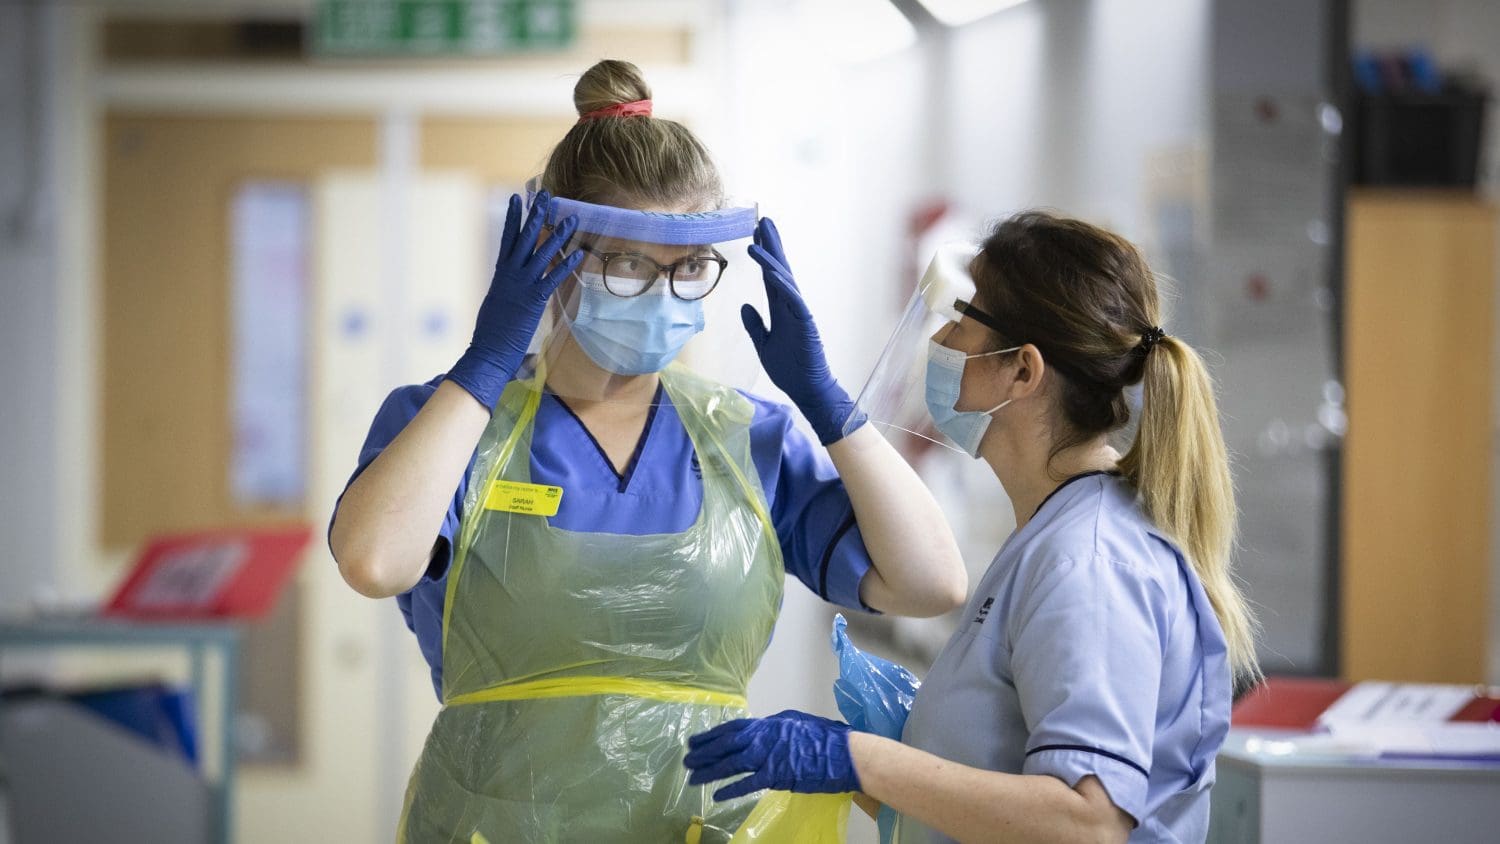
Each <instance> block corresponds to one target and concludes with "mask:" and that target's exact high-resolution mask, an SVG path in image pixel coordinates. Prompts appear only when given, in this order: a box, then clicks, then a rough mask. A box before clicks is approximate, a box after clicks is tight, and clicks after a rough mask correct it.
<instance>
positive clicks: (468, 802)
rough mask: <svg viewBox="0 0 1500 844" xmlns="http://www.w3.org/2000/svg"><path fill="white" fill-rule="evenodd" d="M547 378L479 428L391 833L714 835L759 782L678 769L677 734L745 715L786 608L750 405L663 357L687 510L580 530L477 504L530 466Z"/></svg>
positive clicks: (473, 837)
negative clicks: (646, 521)
mask: <svg viewBox="0 0 1500 844" xmlns="http://www.w3.org/2000/svg"><path fill="white" fill-rule="evenodd" d="M542 378H543V376H541V375H538V377H537V378H535V379H532V380H529V381H517V382H513V383H511V384H510V385H509V386H508V387H507V388H506V390H505V393H504V395H503V396H502V397H501V400H500V402H499V406H498V407H497V408H496V410H495V413H494V417H493V419H492V421H491V422H490V425H489V428H488V429H487V430H486V431H485V433H484V436H483V437H482V439H481V440H480V445H479V451H478V457H477V460H476V462H475V466H474V469H473V473H472V475H471V476H470V482H469V486H468V493H467V498H466V500H465V502H464V519H463V522H462V524H461V526H460V529H459V530H460V533H459V541H458V547H457V549H456V553H455V555H454V560H453V564H452V568H451V570H450V571H449V573H448V592H447V601H446V605H445V608H444V618H443V700H444V707H443V709H442V711H441V712H440V713H439V714H438V717H437V720H436V722H435V723H434V724H433V727H432V731H431V733H430V734H429V735H428V737H427V743H426V745H425V747H424V748H423V751H422V755H421V757H420V759H419V760H418V762H417V765H416V768H415V770H414V771H413V772H412V776H411V781H410V783H409V785H408V787H407V793H406V805H405V808H404V810H403V813H402V827H401V840H404V841H408V842H412V844H426V842H446V841H458V842H465V844H469V842H480V841H489V842H502V841H506V842H508V841H524V842H557V841H649V842H680V841H687V842H694V841H701V842H705V843H706V842H724V841H728V840H730V836H731V834H732V833H733V832H734V831H735V830H736V829H737V828H738V827H739V826H740V825H741V823H742V822H743V821H744V819H745V818H746V816H747V815H748V814H749V813H750V811H751V809H752V807H753V806H754V805H755V803H756V799H755V797H754V796H751V797H746V798H742V799H740V800H735V801H730V802H725V803H718V802H715V801H714V799H713V796H712V787H708V786H689V785H688V784H687V777H688V771H687V770H686V769H685V768H684V767H683V765H682V757H683V755H684V753H685V748H686V743H687V738H688V736H691V735H693V734H694V733H697V732H700V731H702V730H705V729H708V728H709V727H712V726H714V725H716V724H719V723H721V722H723V721H726V720H729V719H732V718H741V717H747V716H748V715H749V712H748V710H747V709H746V705H745V698H744V695H745V688H746V685H747V684H748V683H749V680H750V676H751V674H752V673H753V672H754V670H755V667H756V665H757V663H758V662H759V661H760V658H761V655H762V654H763V653H764V651H765V649H766V645H767V644H768V642H769V639H770V635H771V630H772V627H773V626H774V625H775V621H776V616H777V614H778V612H779V609H780V606H781V596H782V581H783V577H784V574H783V567H782V557H781V549H780V545H779V543H778V541H777V539H776V534H775V531H774V529H773V527H772V525H771V522H770V515H769V513H768V511H767V504H766V497H765V494H764V492H763V491H762V490H761V488H760V480H759V475H758V474H757V473H756V471H755V465H754V464H753V463H752V462H751V457H750V421H751V418H752V414H753V406H752V405H751V404H750V402H749V401H748V400H746V399H745V398H744V397H743V396H741V395H740V394H739V393H737V392H735V391H734V390H731V389H729V388H727V387H724V386H721V385H718V384H714V383H712V382H709V381H706V380H704V379H702V378H700V377H698V376H696V375H693V374H691V373H690V372H688V371H687V370H686V369H684V368H681V367H678V366H673V367H670V368H668V369H667V370H666V371H665V372H663V373H662V376H661V378H662V383H663V386H664V388H665V390H666V393H667V395H668V396H669V397H670V398H671V401H672V404H673V406H674V408H675V409H676V411H677V415H678V417H679V418H680V419H681V421H682V425H683V427H684V428H685V429H686V430H687V433H688V436H689V437H690V438H691V440H692V443H693V447H694V449H695V450H696V452H697V454H698V458H699V463H700V465H701V466H702V470H703V506H702V509H701V510H700V512H699V514H698V518H697V520H696V521H695V522H694V523H693V524H692V526H691V527H689V528H688V529H687V530H686V531H684V532H682V533H673V534H653V535H647V536H622V535H613V534H598V533H575V532H572V531H565V530H560V529H558V528H555V527H553V526H551V525H550V524H548V522H547V519H546V517H544V516H540V515H525V514H521V513H516V512H507V511H505V510H503V509H489V508H488V507H487V506H486V496H487V492H488V490H489V489H490V488H491V486H492V485H493V484H494V483H495V482H496V481H501V482H513V483H520V484H529V483H531V473H530V469H531V460H530V455H531V431H532V425H533V422H534V419H535V416H536V410H537V406H538V404H539V402H540V400H541V392H540V390H539V386H540V384H541V383H542ZM566 494H567V491H566V490H564V491H563V495H564V496H565V495H566ZM491 503H493V502H491ZM783 798H785V795H782V798H778V799H783ZM769 808H770V805H769V804H768V805H767V806H766V807H763V811H762V813H761V814H764V813H765V810H766V809H769ZM845 810H846V811H847V807H846V809H845ZM744 839H745V836H744V833H742V834H741V840H744ZM752 840H766V839H764V838H762V837H760V836H755V837H754V838H753V839H752Z"/></svg>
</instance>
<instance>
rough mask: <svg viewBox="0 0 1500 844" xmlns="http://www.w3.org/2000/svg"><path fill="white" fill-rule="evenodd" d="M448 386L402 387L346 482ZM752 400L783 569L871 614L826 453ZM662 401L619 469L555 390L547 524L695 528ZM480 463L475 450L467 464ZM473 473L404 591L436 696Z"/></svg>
mask: <svg viewBox="0 0 1500 844" xmlns="http://www.w3.org/2000/svg"><path fill="white" fill-rule="evenodd" d="M441 381H442V377H441V376H440V377H438V378H434V379H432V380H431V381H429V382H427V383H426V384H413V385H410V386H405V387H399V388H397V389H396V390H395V391H393V392H392V393H391V394H390V396H389V397H387V398H386V400H385V404H383V405H382V406H381V408H380V411H379V412H378V413H377V414H376V415H375V421H374V422H373V423H372V424H371V425H370V433H369V435H368V436H367V437H366V438H365V444H364V447H363V448H362V449H361V450H360V453H359V467H358V468H357V469H356V470H355V472H354V475H353V476H352V477H350V479H349V482H350V483H353V482H354V479H355V478H357V477H359V473H360V472H362V471H364V468H365V467H366V466H368V465H370V463H371V462H372V461H374V459H375V458H376V457H378V456H379V455H380V452H381V451H382V450H383V449H384V448H385V447H386V446H387V445H388V444H389V443H390V442H391V441H392V440H394V439H395V438H396V435H397V434H399V433H401V431H402V430H403V429H404V428H405V427H406V424H407V423H408V422H410V421H411V420H412V418H413V417H415V416H416V415H417V412H418V411H419V410H421V409H422V405H423V404H425V403H426V402H427V399H428V397H430V396H431V395H432V394H433V392H434V391H436V390H437V386H438V383H439V382H441ZM746 397H747V398H748V399H750V401H751V402H752V404H753V405H754V408H755V416H754V418H753V419H752V421H751V423H750V456H751V459H752V460H753V461H754V462H755V468H756V470H757V471H758V473H759V475H760V484H761V488H762V489H763V490H764V491H765V494H766V498H767V499H768V503H769V504H770V505H771V521H772V523H773V524H774V525H775V528H776V534H777V536H778V537H779V538H780V540H781V551H782V556H783V557H784V558H785V560H786V570H787V572H789V573H790V574H792V575H794V576H796V578H797V579H798V580H801V581H802V582H803V583H804V584H806V585H807V587H808V588H809V589H811V590H813V591H814V592H816V593H817V594H818V595H819V597H821V598H823V599H824V600H826V601H831V602H833V603H835V604H839V605H840V606H843V607H847V608H849V609H855V610H862V609H867V608H866V607H864V606H863V604H862V603H861V602H860V600H859V583H860V580H861V579H862V578H863V577H864V575H865V572H866V571H869V569H870V555H869V552H868V551H866V550H865V544H864V540H863V538H861V536H860V533H859V526H858V525H856V524H855V523H854V511H853V509H852V508H851V505H850V503H849V495H848V493H847V492H846V491H845V490H844V484H843V482H842V481H840V480H839V477H838V474H837V473H836V472H835V471H834V468H833V464H832V463H831V462H830V461H829V459H828V455H827V453H826V452H824V451H823V450H822V449H820V448H818V447H817V446H815V445H814V444H813V443H812V442H811V441H810V440H809V439H808V438H807V437H806V436H804V435H803V434H802V432H801V431H799V430H797V429H796V428H795V427H793V425H792V416H791V410H790V408H787V407H786V406H784V405H780V404H775V403H773V402H769V401H766V400H764V399H761V398H757V397H755V396H750V395H747V396H746ZM657 399H658V403H657V405H656V407H655V408H654V409H653V410H652V412H651V415H650V417H649V418H648V419H647V420H646V427H645V430H644V432H643V433H642V434H641V439H640V442H639V443H638V444H637V445H636V449H635V453H634V455H633V456H632V457H631V459H630V462H629V464H628V465H627V466H626V469H625V472H624V473H623V474H621V473H618V472H616V471H615V469H614V466H613V465H612V464H611V463H610V462H609V458H608V457H606V456H605V454H604V450H603V449H602V448H600V447H599V445H598V443H596V442H595V441H594V438H593V436H592V435H591V434H589V432H588V429H587V428H585V427H584V426H583V423H582V422H581V421H580V420H579V419H578V417H577V416H575V415H574V414H573V412H572V411H571V410H569V409H568V406H567V405H566V404H565V403H564V402H563V401H561V400H559V399H558V398H557V397H556V396H554V395H552V394H551V393H546V394H544V395H543V399H542V402H541V405H540V406H539V407H538V408H537V415H536V424H535V427H534V429H533V431H532V441H531V479H532V481H533V482H535V483H539V484H549V485H554V486H560V487H562V488H563V490H564V493H563V497H562V504H561V507H560V508H559V509H558V511H557V515H556V516H553V517H552V519H551V523H552V524H553V525H554V526H555V527H558V528H561V529H563V530H569V531H578V532H585V531H586V532H592V533H616V534H625V535H631V536H641V535H646V534H654V533H679V532H681V531H684V530H687V529H688V527H690V526H691V525H692V523H693V521H694V520H695V519H696V518H697V516H698V512H699V510H700V509H701V505H702V503H703V476H702V470H701V469H700V468H699V466H698V456H697V455H696V454H695V453H694V451H693V444H692V441H691V440H690V439H689V438H688V434H687V429H685V428H683V427H682V422H681V421H679V419H678V418H677V411H676V410H675V409H674V408H673V407H672V403H671V400H670V399H669V398H668V397H667V395H666V392H665V391H664V390H661V388H660V387H658V394H657ZM473 467H474V460H473V458H472V457H471V458H470V460H469V469H470V470H472V469H473ZM468 476H469V472H468V471H466V472H465V473H464V480H463V482H462V483H460V484H459V487H458V489H457V490H456V491H455V492H454V493H453V499H452V501H451V502H450V503H449V506H448V514H447V516H446V517H445V518H444V519H443V524H442V527H441V528H440V529H439V531H438V537H437V550H436V553H435V554H434V556H433V560H432V563H431V564H430V566H429V567H428V570H427V572H426V574H424V575H423V577H422V579H421V581H419V582H418V583H417V585H416V586H414V587H412V588H411V589H410V590H409V591H407V592H405V593H403V594H401V595H398V596H397V597H396V603H397V605H398V606H399V607H400V608H401V614H402V615H403V616H404V617H405V618H406V626H407V627H408V628H410V629H411V630H412V632H413V633H415V634H416V636H417V644H418V646H419V647H420V648H421V649H422V656H423V657H424V658H425V659H426V660H427V664H428V665H429V666H431V668H432V684H433V688H434V689H435V690H436V691H437V692H438V696H439V697H440V698H441V697H442V688H443V686H442V671H443V646H442V636H443V602H444V599H445V595H446V588H447V574H448V564H449V562H450V561H451V560H452V556H453V548H454V543H455V541H456V537H457V536H458V525H459V521H460V519H461V518H462V516H463V501H464V493H465V491H466V490H467V488H468V482H469V481H468ZM345 488H346V489H347V485H346V487H345ZM335 512H337V511H335Z"/></svg>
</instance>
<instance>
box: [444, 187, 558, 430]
mask: <svg viewBox="0 0 1500 844" xmlns="http://www.w3.org/2000/svg"><path fill="white" fill-rule="evenodd" d="M551 200H552V197H551V196H550V195H548V194H547V192H546V191H542V192H540V193H538V194H537V195H536V198H535V199H533V200H532V203H531V216H530V218H529V219H527V221H526V225H525V226H524V227H523V226H522V225H521V197H520V196H517V195H512V196H511V198H510V207H509V208H508V209H507V210H506V213H505V231H504V233H503V235H502V236H501V239H500V254H499V256H498V257H497V258H496V260H495V275H494V277H493V278H492V279H491V280H490V290H489V293H487V294H486V295H485V297H484V301H483V302H482V303H481V304H480V305H479V317H478V319H477V320H476V321H475V324H474V338H473V340H471V341H470V343H469V348H468V350H467V351H465V352H464V353H463V356H462V357H460V358H459V359H458V363H456V364H454V365H453V368H452V369H451V370H449V371H448V377H447V380H449V381H452V382H453V383H455V384H457V385H458V386H460V387H463V388H464V390H465V391H467V392H468V393H469V395H471V396H473V397H474V399H475V400H476V401H478V402H479V403H480V404H482V405H484V407H485V409H486V410H492V409H493V408H494V407H495V402H496V401H498V400H499V399H500V393H501V392H502V391H503V390H504V389H505V385H506V384H507V383H509V382H510V379H511V378H512V377H514V376H515V374H516V370H518V369H520V368H521V362H522V361H523V360H524V359H525V357H526V349H527V347H528V346H530V345H531V336H532V335H533V334H535V333H536V327H537V324H538V323H540V322H541V319H542V313H543V312H544V311H545V310H546V307H547V300H548V299H549V298H551V296H552V291H554V290H556V289H557V286H558V285H559V284H561V283H562V280H563V279H565V278H567V277H568V276H569V275H571V274H572V273H573V271H574V270H576V269H578V265H579V263H581V262H582V261H583V257H584V254H585V253H584V252H583V250H575V251H574V252H573V254H571V255H568V256H567V257H565V258H563V260H562V261H560V262H559V263H558V264H557V266H556V267H552V268H551V270H550V271H549V270H548V268H549V267H551V265H552V262H553V260H554V259H556V258H557V255H558V253H559V252H560V251H562V248H563V246H564V245H566V244H567V242H568V241H569V240H570V239H571V238H572V236H573V232H574V230H575V229H576V228H577V227H578V220H577V219H576V218H574V217H569V218H567V219H566V220H563V221H562V222H561V223H558V224H557V226H556V228H555V229H554V230H553V232H552V236H551V237H549V238H548V239H547V240H546V241H545V242H544V243H542V244H541V245H540V246H538V245H537V239H538V238H539V237H540V236H541V232H542V225H543V221H544V220H545V219H546V217H547V210H548V204H549V203H550V202H551Z"/></svg>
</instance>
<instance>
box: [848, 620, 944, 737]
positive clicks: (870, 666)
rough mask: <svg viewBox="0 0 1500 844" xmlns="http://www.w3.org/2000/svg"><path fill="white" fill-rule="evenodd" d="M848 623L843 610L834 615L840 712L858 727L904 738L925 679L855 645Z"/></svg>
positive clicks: (851, 724)
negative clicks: (851, 639)
mask: <svg viewBox="0 0 1500 844" xmlns="http://www.w3.org/2000/svg"><path fill="white" fill-rule="evenodd" d="M848 626H849V622H847V621H845V620H844V614H843V613H839V614H838V615H835V616H834V617H833V652H834V654H835V655H837V656H838V658H839V678H838V679H837V680H834V681H833V697H834V700H835V701H837V703H838V706H839V712H840V714H842V715H843V716H844V720H846V721H848V722H849V726H851V727H853V728H854V729H856V730H859V731H861V732H865V733H874V734H875V735H877V736H883V737H885V738H888V739H892V740H894V741H900V740H901V730H902V729H903V728H905V726H906V716H907V715H910V714H911V705H912V702H913V701H914V700H916V697H917V689H918V688H919V687H921V685H922V681H920V680H918V679H917V677H916V675H914V674H912V673H911V672H910V671H908V670H906V668H905V667H903V666H900V665H897V664H896V663H894V662H891V661H890V660H888V659H883V658H881V657H878V656H875V655H874V654H868V653H865V652H864V651H862V650H860V649H859V648H857V647H855V645H854V643H853V642H851V641H850V640H849V633H848V630H847V628H848Z"/></svg>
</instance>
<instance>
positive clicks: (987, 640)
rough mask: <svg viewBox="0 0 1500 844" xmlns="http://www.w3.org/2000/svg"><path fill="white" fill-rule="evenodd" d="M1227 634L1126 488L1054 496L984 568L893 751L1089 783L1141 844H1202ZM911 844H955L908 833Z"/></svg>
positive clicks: (1083, 480) (1224, 693) (1107, 482)
mask: <svg viewBox="0 0 1500 844" xmlns="http://www.w3.org/2000/svg"><path fill="white" fill-rule="evenodd" d="M1226 652H1227V649H1226V646H1225V641H1224V633H1223V631H1222V630H1221V629H1220V627H1219V622H1218V619H1217V617H1216V616H1215V615H1214V613H1213V608H1212V607H1211V606H1210V605H1209V602H1208V597H1207V595H1205V593H1204V591H1203V586H1202V584H1201V583H1200V582H1199V581H1198V578H1197V576H1196V575H1195V574H1194V573H1193V571H1192V569H1191V568H1190V567H1189V565H1188V563H1187V561H1186V560H1185V559H1184V558H1183V556H1182V554H1181V553H1180V552H1179V551H1178V550H1177V549H1176V547H1174V546H1173V544H1172V543H1171V542H1170V541H1168V540H1167V539H1165V538H1164V537H1163V536H1162V535H1161V533H1160V532H1159V531H1158V530H1157V529H1156V528H1155V527H1154V526H1153V525H1152V524H1151V521H1150V520H1149V519H1148V518H1147V517H1146V515H1145V513H1144V512H1142V510H1141V508H1140V506H1139V504H1138V503H1137V501H1136V497H1135V491H1134V489H1133V488H1132V487H1131V486H1130V485H1129V484H1128V483H1126V482H1125V481H1124V480H1121V479H1120V478H1119V477H1116V476H1114V475H1109V474H1104V473H1096V474H1091V475H1083V476H1080V477H1078V478H1074V479H1073V480H1071V481H1069V482H1068V483H1067V484H1065V485H1063V486H1062V487H1060V488H1059V489H1058V490H1057V491H1056V492H1054V493H1053V494H1052V495H1051V497H1049V498H1048V499H1047V500H1046V501H1045V502H1043V503H1042V506H1041V507H1040V508H1039V509H1038V510H1037V513H1036V515H1035V516H1034V517H1033V518H1032V519H1031V521H1029V522H1027V523H1026V525H1025V526H1023V527H1022V528H1021V530H1019V531H1017V532H1016V533H1015V534H1013V535H1011V537H1010V539H1008V540H1006V542H1005V545H1004V546H1002V547H1001V549H1000V553H999V555H998V556H996V557H995V561H994V562H993V563H991V564H990V567H989V569H988V570H987V571H986V572H985V575H984V577H983V579H982V580H981V581H980V582H979V585H978V588H977V589H976V590H975V591H974V595H973V598H972V599H971V600H970V602H969V605H968V607H967V608H966V615H965V617H964V621H963V623H962V626H961V627H960V628H959V630H958V631H957V632H956V633H955V634H954V636H953V638H952V639H950V640H949V641H948V644H947V646H946V647H944V649H943V651H942V653H941V654H940V655H939V656H938V658H937V661H936V662H935V663H934V664H933V666H932V670H931V672H930V673H929V674H928V676H927V680H926V682H924V683H923V685H922V687H921V689H920V690H919V691H918V692H917V696H916V702H915V704H914V705H913V706H912V710H911V715H910V717H909V718H908V720H907V722H906V727H905V731H904V733H903V735H902V741H903V742H905V743H906V744H909V745H911V746H913V747H917V748H920V749H922V750H926V751H928V752H930V753H933V754H936V755H938V756H941V757H943V758H945V759H950V760H953V761H955V762H960V763H962V764H965V765H969V766H971V767H975V768H983V769H986V770H991V771H1003V772H1005V773H1011V774H1048V775H1051V776H1054V777H1057V778H1058V779H1060V780H1062V781H1063V782H1065V783H1067V784H1068V785H1069V786H1076V785H1077V784H1078V781H1079V780H1081V779H1083V778H1084V777H1085V776H1089V775H1093V776H1095V777H1097V778H1098V779H1099V781H1100V783H1102V784H1103V786H1104V788H1105V790H1106V791H1108V792H1109V797H1110V799H1111V800H1112V801H1114V803H1115V805H1116V806H1118V807H1120V808H1121V809H1123V810H1124V811H1125V812H1127V813H1129V814H1130V816H1131V817H1133V818H1135V820H1136V822H1137V826H1136V828H1135V830H1134V832H1132V834H1131V836H1130V840H1131V841H1133V842H1141V841H1173V842H1176V841H1202V840H1204V838H1205V837H1206V836H1207V835H1208V797H1209V795H1208V789H1209V786H1211V785H1212V784H1213V781H1214V757H1215V756H1216V755H1217V754H1218V751H1219V746H1220V745H1221V744H1222V743H1223V741H1224V736H1225V734H1226V733H1227V732H1228V729H1229V706H1230V695H1231V687H1230V682H1231V681H1230V670H1229V664H1228V662H1227V659H1226ZM898 840H900V841H902V842H909V841H945V842H946V841H950V840H951V839H949V838H947V837H945V836H942V835H939V834H937V833H935V832H932V831H930V830H926V829H924V828H923V827H922V826H921V825H920V824H917V823H914V822H913V820H912V819H911V818H903V819H902V835H901V836H900V838H899V839H898Z"/></svg>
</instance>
